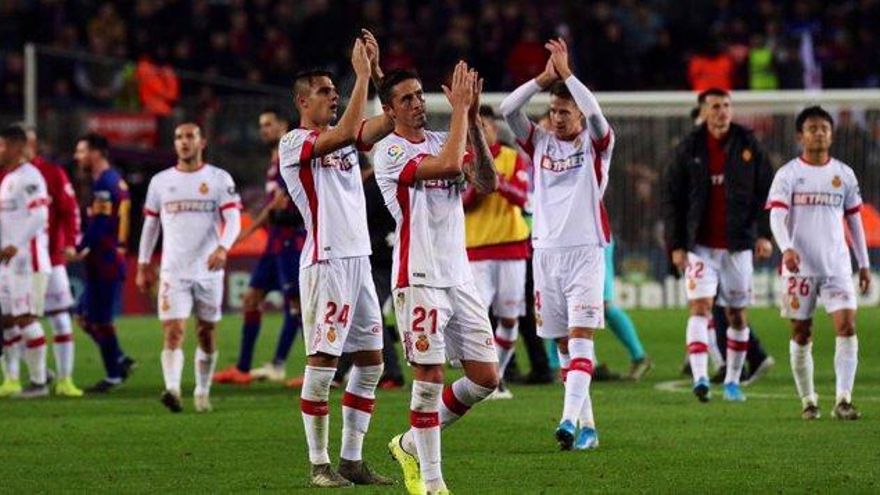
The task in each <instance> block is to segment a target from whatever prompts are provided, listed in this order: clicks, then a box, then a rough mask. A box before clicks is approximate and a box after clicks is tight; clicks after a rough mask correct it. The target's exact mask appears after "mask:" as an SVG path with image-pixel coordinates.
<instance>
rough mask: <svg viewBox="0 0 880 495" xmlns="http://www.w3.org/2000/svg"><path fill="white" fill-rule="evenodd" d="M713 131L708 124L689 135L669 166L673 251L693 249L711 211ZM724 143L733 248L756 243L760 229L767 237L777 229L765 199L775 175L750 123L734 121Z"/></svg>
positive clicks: (667, 205)
mask: <svg viewBox="0 0 880 495" xmlns="http://www.w3.org/2000/svg"><path fill="white" fill-rule="evenodd" d="M708 132H709V131H708V129H707V128H706V125H705V124H704V125H702V126H700V127H699V128H697V129H696V130H694V132H692V133H691V134H690V135H688V136H687V137H686V138H685V139H684V140H683V141H682V142H681V143H680V144H679V145H678V147H677V148H676V150H675V158H674V161H673V162H672V164H671V165H670V166H669V167H668V168H667V169H666V174H665V177H664V182H665V185H664V197H663V209H664V217H665V221H666V225H665V229H666V243H667V245H666V247H667V249H668V250H670V251H673V250H676V249H687V250H690V249H693V247H694V244H696V242H697V231H698V230H699V228H700V224H701V222H702V221H703V215H705V214H706V209H707V202H708V200H709V188H710V187H711V184H710V177H709V150H708V144H707V138H708ZM724 148H725V151H726V152H727V162H726V163H725V166H724V186H725V192H726V196H727V243H728V248H729V249H730V250H731V251H742V250H746V249H753V248H754V246H755V240H756V235H757V236H760V237H766V238H767V239H770V238H771V235H772V234H771V232H770V220H769V215H768V214H767V212H766V211H765V210H764V203H765V202H766V201H767V194H768V192H769V191H770V184H771V182H772V181H773V168H772V167H771V166H770V162H769V160H768V159H767V153H765V152H764V150H763V148H762V147H761V145H760V144H759V143H758V140H757V139H756V138H755V135H754V134H753V133H752V131H750V130H749V129H746V128H745V127H742V126H740V125H737V124H731V125H730V133H729V135H728V138H727V142H726V143H725V145H724ZM756 230H757V232H756Z"/></svg>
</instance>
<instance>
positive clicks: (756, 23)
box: [0, 0, 880, 106]
mask: <svg viewBox="0 0 880 495" xmlns="http://www.w3.org/2000/svg"><path fill="white" fill-rule="evenodd" d="M878 23H880V1H878V0H851V1H845V2H831V1H828V0H825V1H818V0H790V1H786V2H779V1H774V0H752V1H749V2H745V1H743V2H732V1H729V0H719V1H713V2H708V1H704V0H680V1H678V2H671V1H669V0H618V1H615V2H611V1H610V0H596V1H594V2H589V3H586V2H583V3H581V2H571V1H562V0H516V1H501V0H479V1H476V2H463V1H461V0H432V1H428V2H406V1H401V0H368V1H356V0H310V1H308V2H288V1H281V0H188V1H183V0H129V1H125V2H112V1H103V2H99V1H94V0H93V1H76V2H73V1H71V2H61V1H57V0H42V1H36V0H34V1H30V2H25V1H17V2H2V1H0V49H8V50H13V51H17V50H20V49H21V47H22V45H23V44H24V43H25V42H27V41H36V42H39V43H44V44H49V45H52V46H55V47H61V48H64V49H68V50H69V49H76V47H77V46H78V45H79V42H80V41H86V42H87V44H88V47H87V49H88V51H89V52H91V53H93V54H101V55H107V56H114V57H125V54H127V53H142V52H143V51H144V50H145V49H147V48H152V47H157V46H164V47H165V48H166V49H167V50H168V51H169V52H170V53H171V54H172V58H171V64H172V65H173V66H174V67H175V68H176V69H178V70H193V71H199V72H201V73H202V74H205V75H208V76H227V77H232V78H242V79H248V80H251V81H255V82H264V83H269V84H282V83H286V82H287V79H288V78H289V76H290V74H293V73H295V72H297V71H298V70H300V69H303V68H311V67H313V66H322V67H325V68H329V69H331V70H335V71H336V72H337V76H339V78H340V80H344V79H345V78H346V76H348V75H349V74H348V72H349V71H350V70H351V68H350V67H349V65H348V64H347V63H346V61H347V60H348V51H349V50H350V48H351V39H352V38H353V37H354V36H356V34H357V29H358V28H359V27H362V26H366V27H369V28H370V29H372V30H373V31H374V32H375V33H376V35H377V36H378V37H379V39H380V41H381V43H382V44H383V48H384V49H385V50H384V53H383V65H384V66H386V67H387V68H389V69H391V68H400V67H407V68H415V69H417V70H418V71H419V72H421V73H422V75H423V76H425V77H424V78H425V83H426V86H427V87H432V88H433V87H435V86H436V84H437V83H439V82H440V80H442V78H443V77H444V76H445V72H446V69H447V67H448V66H449V65H450V64H451V63H452V62H454V60H453V59H455V58H457V57H466V58H468V59H469V60H471V61H472V62H474V63H475V64H476V66H477V67H478V68H479V69H480V71H481V73H482V74H484V76H485V79H486V90H487V91H503V90H507V89H510V88H512V87H513V86H514V85H516V84H517V83H519V82H522V81H525V80H526V79H528V78H530V77H532V76H533V75H534V74H535V73H537V72H539V71H540V70H541V67H542V66H543V63H544V62H545V61H546V57H547V55H546V53H545V51H544V48H543V43H544V41H545V39H546V38H547V37H549V36H555V35H564V36H566V38H567V40H568V41H569V43H570V45H571V46H572V47H575V50H574V51H573V53H572V61H573V62H574V63H575V64H576V65H577V66H578V70H579V71H580V72H582V73H583V74H586V75H587V76H586V77H587V79H588V80H589V81H590V82H591V84H593V85H594V86H595V87H596V88H597V89H601V90H606V91H615V90H641V89H648V90H650V89H684V88H693V89H701V88H705V87H707V86H719V87H723V88H734V89H741V88H755V89H759V88H760V89H773V88H780V89H788V88H803V87H805V84H806V85H807V86H808V87H821V86H824V87H865V86H867V87H876V86H878V85H880V57H876V56H873V55H874V54H875V53H877V52H878V50H880V41H878V36H877V35H876V34H875V32H876V29H875V26H876V25H877V24H878ZM707 44H708V45H711V48H710V50H708V51H707V50H701V49H700V48H701V47H702V46H705V45H707ZM697 50H699V51H700V53H696V54H695V53H694V51H697ZM59 62H60V61H59ZM120 68H121V65H120V67H112V66H110V67H108V66H105V67H104V68H100V69H99V68H97V67H96V66H95V64H86V63H81V64H78V66H77V68H76V70H73V69H72V70H71V71H72V72H74V73H75V74H76V76H75V79H76V80H75V82H74V80H73V79H70V76H69V74H70V73H71V71H63V70H52V72H54V73H56V74H59V75H60V74H65V76H64V77H67V78H68V79H70V81H69V83H68V84H71V85H73V84H75V86H76V88H77V89H78V93H77V92H74V94H73V96H74V97H76V96H80V97H82V98H84V99H85V100H86V101H87V102H89V103H92V104H96V105H101V106H106V105H108V104H109V102H111V101H112V100H113V98H112V97H111V96H109V95H110V94H112V93H113V92H114V91H117V90H118V83H119V79H118V70H117V69H120ZM14 77H15V75H14V71H13V72H10V71H8V70H5V69H4V70H2V71H0V88H2V90H3V93H2V95H3V99H4V102H6V101H18V100H19V98H20V96H21V94H20V93H21V88H20V83H19V82H15V81H10V79H11V78H14ZM41 77H42V76H41ZM44 86H45V87H46V88H51V87H54V86H56V81H55V80H54V79H53V80H51V81H49V82H47V83H46V84H45V85H44ZM58 87H63V84H59V85H58ZM185 89H192V91H185V92H187V93H189V94H196V93H198V91H199V90H198V88H185ZM59 96H60V95H59Z"/></svg>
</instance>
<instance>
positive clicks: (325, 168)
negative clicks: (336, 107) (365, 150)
mask: <svg viewBox="0 0 880 495" xmlns="http://www.w3.org/2000/svg"><path fill="white" fill-rule="evenodd" d="M318 134H320V131H317V130H309V129H294V130H292V131H290V132H288V133H287V134H285V135H284V137H283V138H281V142H280V143H279V144H278V158H279V160H280V163H281V177H282V178H283V179H284V182H285V184H287V190H288V192H289V193H290V197H291V198H292V199H293V202H294V204H296V207H297V208H298V209H299V211H300V214H302V216H303V221H304V223H305V226H306V231H307V236H306V241H305V244H304V245H303V250H302V255H301V256H300V268H305V267H307V266H309V265H311V264H312V263H316V262H318V261H324V260H329V259H339V258H353V257H357V256H369V255H370V254H372V249H371V248H370V233H369V230H368V229H367V203H366V198H365V196H364V185H363V179H362V178H361V170H360V166H359V162H358V153H357V150H356V149H355V147H354V146H346V147H344V148H341V149H338V150H336V151H334V152H332V153H328V154H326V155H324V156H319V157H315V156H314V153H313V152H314V147H315V142H316V141H317V139H318ZM303 164H306V166H302V165H303Z"/></svg>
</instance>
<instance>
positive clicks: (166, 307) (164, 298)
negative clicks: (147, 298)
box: [162, 296, 171, 311]
mask: <svg viewBox="0 0 880 495" xmlns="http://www.w3.org/2000/svg"><path fill="white" fill-rule="evenodd" d="M169 310H171V303H170V302H168V296H162V311H169Z"/></svg>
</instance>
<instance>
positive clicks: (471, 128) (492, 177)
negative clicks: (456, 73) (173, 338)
mask: <svg viewBox="0 0 880 495" xmlns="http://www.w3.org/2000/svg"><path fill="white" fill-rule="evenodd" d="M474 78H475V79H476V81H475V82H474V101H473V102H472V103H471V107H470V110H469V111H468V141H469V142H470V144H471V147H472V148H473V151H474V160H471V161H469V162H467V163H465V164H464V166H463V169H464V175H465V177H466V178H467V180H468V182H470V183H471V184H473V185H474V189H476V191H477V192H478V193H480V194H488V193H490V192H492V191H494V190H495V188H496V187H498V171H497V170H496V169H495V159H494V158H493V157H492V152H491V151H490V150H489V144H488V143H487V142H486V136H485V135H484V134H483V124H482V122H480V94H482V92H483V80H482V79H480V77H479V75H478V74H476V73H474Z"/></svg>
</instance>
